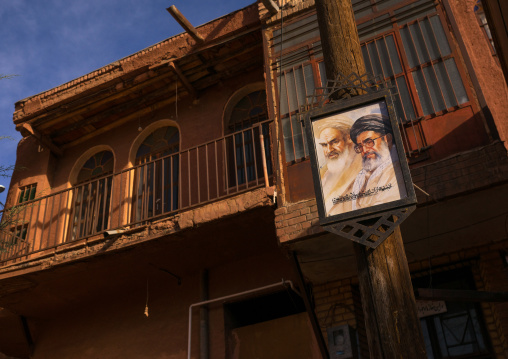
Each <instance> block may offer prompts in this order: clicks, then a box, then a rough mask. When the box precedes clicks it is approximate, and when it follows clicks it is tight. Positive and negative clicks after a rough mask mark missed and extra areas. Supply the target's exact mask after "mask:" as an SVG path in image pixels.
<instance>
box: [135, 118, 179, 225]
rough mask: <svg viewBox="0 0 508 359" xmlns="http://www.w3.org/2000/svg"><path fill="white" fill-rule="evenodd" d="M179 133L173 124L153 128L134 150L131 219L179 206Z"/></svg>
mask: <svg viewBox="0 0 508 359" xmlns="http://www.w3.org/2000/svg"><path fill="white" fill-rule="evenodd" d="M179 145H180V136H179V133H178V129H177V128H176V127H171V126H167V127H161V128H158V129H156V130H155V131H153V132H152V133H151V134H150V135H148V137H146V138H145V140H144V141H143V142H142V143H141V145H140V146H139V148H138V150H137V152H136V165H138V166H139V167H137V168H136V172H135V173H136V175H135V176H136V177H135V183H134V188H135V191H134V192H135V193H134V197H133V211H134V213H133V218H135V220H136V221H141V220H144V219H148V218H151V217H154V216H157V215H160V214H163V213H167V212H171V211H173V210H176V209H177V208H178V173H179V172H178V168H179V156H178V151H179Z"/></svg>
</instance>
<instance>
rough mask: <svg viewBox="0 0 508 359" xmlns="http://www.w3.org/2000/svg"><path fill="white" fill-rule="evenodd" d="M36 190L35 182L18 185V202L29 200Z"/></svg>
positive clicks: (32, 197) (33, 196)
mask: <svg viewBox="0 0 508 359" xmlns="http://www.w3.org/2000/svg"><path fill="white" fill-rule="evenodd" d="M36 191H37V183H32V184H30V185H28V186H24V187H20V188H19V197H18V203H23V202H27V201H31V200H32V199H34V198H35V193H36Z"/></svg>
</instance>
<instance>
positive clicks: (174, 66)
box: [169, 62, 198, 99]
mask: <svg viewBox="0 0 508 359" xmlns="http://www.w3.org/2000/svg"><path fill="white" fill-rule="evenodd" d="M169 67H171V68H172V69H173V71H175V74H176V76H178V78H179V79H180V81H182V83H183V85H184V86H185V88H186V89H187V91H189V94H190V95H191V96H192V97H193V99H197V98H198V93H197V91H196V89H195V88H194V87H193V86H192V84H191V83H190V82H189V80H188V79H187V77H185V75H184V74H183V72H182V71H181V70H180V67H178V65H177V64H175V63H174V62H170V63H169Z"/></svg>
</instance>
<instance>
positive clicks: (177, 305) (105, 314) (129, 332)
mask: <svg viewBox="0 0 508 359" xmlns="http://www.w3.org/2000/svg"><path fill="white" fill-rule="evenodd" d="M218 250H223V249H218ZM210 255H213V254H210ZM167 267H168V268H171V263H167ZM108 270H109V271H112V272H115V269H114V268H110V269H107V268H103V269H101V270H100V271H96V270H94V269H92V268H91V269H90V273H89V276H90V278H89V282H81V283H75V284H74V286H85V287H84V288H81V289H79V290H76V292H78V293H79V292H83V291H84V292H86V291H89V292H90V293H88V294H87V295H84V296H75V297H74V298H73V299H72V300H70V301H69V300H68V301H66V302H65V303H62V311H61V312H60V313H59V314H58V315H55V316H54V317H53V318H52V319H51V320H44V321H40V322H38V321H37V319H36V318H35V326H34V328H35V330H34V333H33V334H34V339H35V343H36V345H35V353H34V356H33V358H34V359H50V358H51V359H53V358H60V359H65V358H72V359H75V358H76V359H79V358H109V359H115V358H154V359H170V358H171V359H176V358H179V359H180V358H182V359H183V358H186V348H187V329H188V326H187V323H188V308H189V305H190V304H192V303H195V302H199V301H200V297H199V282H200V277H199V271H197V272H194V273H188V274H187V275H185V276H183V277H182V284H181V285H178V284H177V282H176V280H175V279H174V278H172V277H171V276H169V275H168V274H166V273H163V272H162V271H157V270H152V271H151V272H150V275H149V276H147V277H146V278H141V277H140V276H135V277H134V276H133V280H132V283H131V286H130V288H129V287H125V286H122V287H121V288H120V287H118V288H115V285H116V283H115V282H113V281H110V280H109V279H108V275H107V271H108ZM100 274H102V275H103V276H104V278H101V277H100V276H99V277H97V275H100ZM130 274H131V273H129V272H126V273H125V276H129V275H130ZM94 275H95V276H94ZM93 276H94V277H93ZM209 278H210V282H209V296H210V298H211V299H213V298H217V297H220V296H225V295H229V294H234V293H236V292H240V291H245V290H250V289H254V288H257V287H261V286H265V285H268V284H273V283H277V282H280V281H281V278H285V279H289V280H291V279H293V274H292V270H291V267H290V265H289V262H288V260H287V259H286V258H285V257H284V256H283V255H282V254H281V253H280V251H279V250H278V249H277V248H276V246H273V247H272V248H270V249H267V250H266V252H265V253H264V254H260V255H256V256H251V257H250V258H245V259H244V260H238V261H237V262H229V263H224V264H222V265H219V266H218V267H216V268H209ZM60 279H62V278H60ZM67 280H69V279H68V278H67ZM94 282H95V283H94ZM104 283H107V285H108V288H106V289H105V290H103V291H100V290H98V289H97V288H101V287H102V286H103V285H104ZM147 284H148V287H147ZM74 289H77V288H72V287H71V288H69V290H74ZM281 289H283V287H282V286H281ZM147 292H148V293H147ZM147 294H148V307H149V317H145V316H144V315H143V312H144V309H145V303H146V300H147ZM209 318H210V358H211V359H219V358H224V357H225V343H224V341H225V333H224V313H223V310H222V305H221V304H220V303H218V304H212V305H210V306H209ZM192 333H193V334H192V335H193V336H192V341H193V352H192V353H193V357H194V358H197V357H198V352H199V351H198V344H199V310H197V309H196V310H195V311H194V316H193V331H192ZM308 340H309V341H311V340H312V339H311V338H308ZM266 350H267V351H269V350H270V348H266Z"/></svg>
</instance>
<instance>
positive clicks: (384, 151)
mask: <svg viewBox="0 0 508 359" xmlns="http://www.w3.org/2000/svg"><path fill="white" fill-rule="evenodd" d="M370 153H374V155H375V156H376V157H374V158H366V157H363V158H362V161H363V168H364V169H365V171H367V172H372V171H374V170H375V169H376V168H378V167H379V165H380V164H382V163H383V162H385V161H386V160H387V159H388V158H389V157H390V149H389V148H388V144H387V143H386V142H384V141H383V142H382V143H381V149H380V151H379V152H377V151H374V150H373V151H370Z"/></svg>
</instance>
